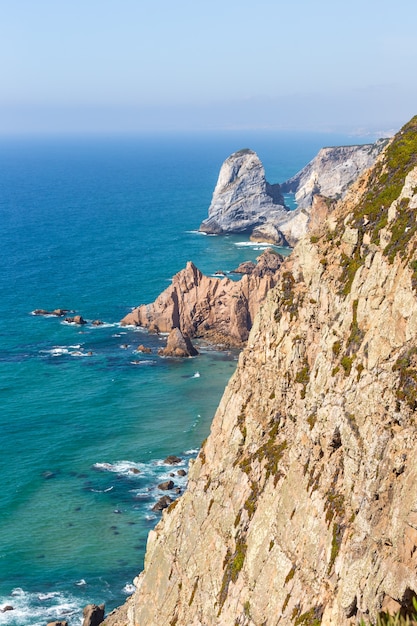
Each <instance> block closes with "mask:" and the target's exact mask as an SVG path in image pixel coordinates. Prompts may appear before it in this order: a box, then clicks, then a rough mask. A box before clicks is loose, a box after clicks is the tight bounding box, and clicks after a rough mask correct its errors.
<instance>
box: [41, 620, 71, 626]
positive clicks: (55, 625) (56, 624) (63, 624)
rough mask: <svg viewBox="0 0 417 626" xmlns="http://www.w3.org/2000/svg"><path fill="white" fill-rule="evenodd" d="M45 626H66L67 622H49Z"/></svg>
mask: <svg viewBox="0 0 417 626" xmlns="http://www.w3.org/2000/svg"><path fill="white" fill-rule="evenodd" d="M46 626H68V622H67V621H66V620H65V621H62V620H61V621H58V622H49V623H48V624H47V625H46Z"/></svg>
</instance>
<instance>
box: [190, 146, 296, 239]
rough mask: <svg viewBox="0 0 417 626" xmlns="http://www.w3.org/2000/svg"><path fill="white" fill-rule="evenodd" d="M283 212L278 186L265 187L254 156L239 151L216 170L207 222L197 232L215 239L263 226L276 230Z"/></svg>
mask: <svg viewBox="0 0 417 626" xmlns="http://www.w3.org/2000/svg"><path fill="white" fill-rule="evenodd" d="M287 212H288V209H286V207H285V206H284V200H283V198H282V195H281V193H280V189H279V185H270V184H269V183H267V181H266V179H265V170H264V167H263V165H262V163H261V161H260V159H259V157H258V155H257V154H256V152H254V151H253V150H248V149H244V150H239V151H238V152H234V153H233V154H232V155H231V156H229V157H228V158H227V159H226V161H225V162H224V163H223V165H222V167H221V169H220V173H219V178H218V180H217V184H216V187H215V189H214V193H213V198H212V201H211V204H210V207H209V210H208V218H207V219H205V220H204V221H203V222H202V224H201V226H200V231H202V232H205V233H209V234H216V235H220V234H225V233H242V232H245V233H251V232H252V230H253V229H254V228H255V227H257V226H260V225H262V224H265V223H269V224H272V225H274V226H278V225H279V223H280V222H282V221H283V220H284V219H285V217H286V215H287ZM281 239H282V237H281ZM283 243H284V242H283Z"/></svg>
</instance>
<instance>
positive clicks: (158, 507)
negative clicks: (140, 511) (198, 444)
mask: <svg viewBox="0 0 417 626" xmlns="http://www.w3.org/2000/svg"><path fill="white" fill-rule="evenodd" d="M171 502H174V501H173V499H172V498H170V497H169V496H162V498H159V500H158V502H156V504H154V505H153V507H152V511H163V510H164V509H166V508H168V507H169V505H170V504H171ZM83 626H84V625H83Z"/></svg>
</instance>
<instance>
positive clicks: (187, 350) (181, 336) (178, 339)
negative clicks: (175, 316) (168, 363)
mask: <svg viewBox="0 0 417 626" xmlns="http://www.w3.org/2000/svg"><path fill="white" fill-rule="evenodd" d="M158 354H160V355H161V356H174V357H190V356H197V354H198V350H197V349H196V348H195V347H194V346H193V344H192V343H191V339H190V338H189V336H188V335H187V334H185V333H182V332H181V331H180V329H179V328H173V329H172V330H171V332H170V333H169V336H168V341H167V345H166V347H165V348H162V349H161V350H158Z"/></svg>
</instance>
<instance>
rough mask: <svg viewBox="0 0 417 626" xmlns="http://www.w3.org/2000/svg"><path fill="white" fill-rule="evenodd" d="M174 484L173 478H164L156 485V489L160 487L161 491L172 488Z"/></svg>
mask: <svg viewBox="0 0 417 626" xmlns="http://www.w3.org/2000/svg"><path fill="white" fill-rule="evenodd" d="M174 487H175V484H174V481H173V480H165V481H164V482H163V483H160V484H159V485H158V489H162V491H169V490H171V489H174Z"/></svg>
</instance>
